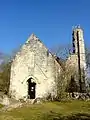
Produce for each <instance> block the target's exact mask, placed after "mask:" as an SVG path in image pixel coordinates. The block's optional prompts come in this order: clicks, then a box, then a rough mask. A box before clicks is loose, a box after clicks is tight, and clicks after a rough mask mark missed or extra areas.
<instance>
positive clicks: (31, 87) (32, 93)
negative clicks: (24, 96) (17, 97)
mask: <svg viewBox="0 0 90 120" xmlns="http://www.w3.org/2000/svg"><path fill="white" fill-rule="evenodd" d="M32 79H33V78H29V79H28V81H27V82H28V98H29V99H35V88H36V83H35V82H32Z"/></svg>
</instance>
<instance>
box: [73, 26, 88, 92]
mask: <svg viewBox="0 0 90 120" xmlns="http://www.w3.org/2000/svg"><path fill="white" fill-rule="evenodd" d="M72 37H73V39H72V41H73V54H76V55H77V59H78V60H77V61H78V78H79V83H80V91H81V92H82V91H85V70H86V60H85V44H84V37H83V30H82V29H81V28H80V26H77V27H75V28H74V29H73V34H72Z"/></svg>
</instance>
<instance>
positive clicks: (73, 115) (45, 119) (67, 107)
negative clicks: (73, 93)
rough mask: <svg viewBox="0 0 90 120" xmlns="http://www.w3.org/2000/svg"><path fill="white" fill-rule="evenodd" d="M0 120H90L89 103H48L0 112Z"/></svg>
mask: <svg viewBox="0 0 90 120" xmlns="http://www.w3.org/2000/svg"><path fill="white" fill-rule="evenodd" d="M0 120H90V102H89V101H88V102H85V101H72V102H66V103H65V102H48V103H43V104H35V105H28V106H26V107H22V108H17V109H13V110H12V111H9V112H0Z"/></svg>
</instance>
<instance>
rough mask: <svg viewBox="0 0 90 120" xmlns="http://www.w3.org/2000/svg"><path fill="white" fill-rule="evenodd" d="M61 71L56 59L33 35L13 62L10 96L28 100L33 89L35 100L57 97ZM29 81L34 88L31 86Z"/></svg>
mask: <svg viewBox="0 0 90 120" xmlns="http://www.w3.org/2000/svg"><path fill="white" fill-rule="evenodd" d="M61 70H62V68H61V66H60V64H59V63H58V62H57V61H56V59H55V57H54V56H53V55H52V54H51V53H50V52H49V51H48V49H47V48H46V47H45V46H44V45H43V44H42V42H41V41H40V40H39V38H37V37H36V36H35V35H34V34H32V35H31V36H30V38H29V39H28V40H27V41H26V43H25V44H24V45H23V46H22V48H21V49H20V51H19V52H18V53H17V54H16V57H15V59H14V60H13V63H12V66H11V78H10V90H9V94H10V95H11V97H12V98H15V99H17V100H18V99H27V98H30V92H29V91H30V89H31V91H32V92H33V90H34V96H32V97H33V98H38V97H39V98H42V97H47V96H48V95H49V94H51V96H55V95H56V93H57V89H56V81H57V79H58V75H59V74H60V72H61ZM28 80H29V82H31V84H32V85H33V86H31V87H30V86H29V82H28ZM33 83H34V84H33ZM31 84H30V85H31ZM31 99H32V98H31Z"/></svg>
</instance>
